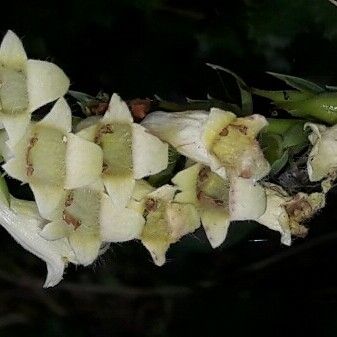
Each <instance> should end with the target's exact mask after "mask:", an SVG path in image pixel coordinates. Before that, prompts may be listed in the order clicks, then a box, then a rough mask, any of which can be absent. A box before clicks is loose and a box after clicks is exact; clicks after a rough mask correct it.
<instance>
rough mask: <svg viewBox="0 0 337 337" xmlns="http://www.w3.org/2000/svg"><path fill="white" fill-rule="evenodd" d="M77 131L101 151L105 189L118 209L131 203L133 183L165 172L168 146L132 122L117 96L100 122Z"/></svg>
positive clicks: (124, 105) (130, 116)
mask: <svg viewBox="0 0 337 337" xmlns="http://www.w3.org/2000/svg"><path fill="white" fill-rule="evenodd" d="M94 123H95V124H94V125H91V126H89V127H87V128H85V129H82V130H81V131H80V132H78V135H79V136H80V137H82V138H84V139H87V140H89V141H91V142H94V143H96V144H98V145H99V146H100V147H101V149H102V150H103V172H102V179H103V182H104V186H105V188H106V190H107V192H108V194H109V195H110V197H111V200H112V202H113V203H114V205H115V206H116V207H117V206H118V207H125V206H126V204H127V202H128V201H129V200H130V197H131V195H132V191H133V189H134V186H135V181H136V180H137V179H141V178H143V177H146V176H150V175H153V174H156V173H158V172H160V171H162V170H164V169H165V168H166V167H167V165H168V145H167V144H165V143H163V142H162V141H160V140H159V139H158V138H157V137H155V136H153V135H151V134H150V133H148V132H147V130H146V129H145V128H144V127H142V126H141V125H139V124H136V123H133V118H132V115H131V113H130V110H129V108H128V106H127V105H126V103H125V102H123V101H122V100H121V99H120V97H119V96H118V95H117V94H113V95H112V97H111V100H110V104H109V108H108V110H107V111H106V113H105V114H104V116H103V117H102V118H101V119H100V120H99V121H95V120H94Z"/></svg>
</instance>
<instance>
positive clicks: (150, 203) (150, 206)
mask: <svg viewBox="0 0 337 337" xmlns="http://www.w3.org/2000/svg"><path fill="white" fill-rule="evenodd" d="M157 207H158V204H157V201H156V200H155V199H153V198H149V199H147V200H146V202H145V209H146V211H148V212H154V211H155V210H156V209H157Z"/></svg>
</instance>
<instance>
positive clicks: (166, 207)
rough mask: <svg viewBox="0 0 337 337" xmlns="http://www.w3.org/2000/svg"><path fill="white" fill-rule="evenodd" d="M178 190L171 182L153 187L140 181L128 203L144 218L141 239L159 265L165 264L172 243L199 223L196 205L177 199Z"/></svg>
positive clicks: (195, 227)
mask: <svg viewBox="0 0 337 337" xmlns="http://www.w3.org/2000/svg"><path fill="white" fill-rule="evenodd" d="M176 191H177V188H176V187H174V186H171V185H164V186H162V187H160V188H158V189H156V190H154V189H153V188H152V186H150V185H149V184H147V183H146V182H144V181H141V180H140V181H137V183H136V187H135V189H134V193H133V196H132V198H131V200H130V202H129V205H128V207H129V208H132V209H134V210H135V211H137V212H139V213H141V214H142V215H143V216H144V218H145V225H144V229H143V231H142V233H141V235H140V237H139V238H140V240H141V241H142V244H143V245H144V246H145V248H146V249H147V250H148V251H149V252H150V254H151V256H152V259H153V261H154V263H155V264H156V265H157V266H162V265H163V264H164V263H165V261H166V257H165V256H166V252H167V250H168V248H169V247H170V245H171V244H172V243H175V242H177V241H179V240H180V238H182V237H183V236H184V235H186V234H188V233H192V232H194V231H195V230H196V229H197V228H198V227H199V226H200V221H199V216H198V212H197V210H196V209H195V207H194V205H192V204H189V203H180V202H177V201H175V200H174V195H175V193H176Z"/></svg>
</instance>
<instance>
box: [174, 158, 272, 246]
mask: <svg viewBox="0 0 337 337" xmlns="http://www.w3.org/2000/svg"><path fill="white" fill-rule="evenodd" d="M172 182H173V183H174V184H175V185H176V186H177V188H178V189H179V191H180V192H179V193H177V195H176V196H175V198H174V200H175V201H176V202H180V203H188V204H192V205H194V206H195V207H196V208H197V209H198V211H199V215H200V217H201V222H202V225H203V227H204V229H205V232H206V235H207V238H208V240H209V242H210V244H211V246H212V247H213V248H215V247H218V246H220V245H221V243H222V242H223V241H224V240H225V238H226V235H227V231H228V228H229V225H230V221H234V220H256V219H258V218H259V217H260V216H261V215H262V214H263V213H264V212H265V209H266V196H265V192H264V189H263V187H262V186H260V185H259V184H257V183H254V182H253V181H252V180H251V179H244V178H240V177H236V178H232V179H231V180H228V179H223V178H221V177H220V176H219V175H218V174H216V173H214V172H212V171H211V170H210V169H209V168H208V167H206V166H203V165H201V164H195V165H193V166H191V167H189V168H187V169H185V170H183V171H181V172H179V173H178V174H177V175H176V176H175V177H174V178H173V179H172Z"/></svg>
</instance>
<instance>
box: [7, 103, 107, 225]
mask: <svg viewBox="0 0 337 337" xmlns="http://www.w3.org/2000/svg"><path fill="white" fill-rule="evenodd" d="M70 132H71V111H70V108H69V106H68V105H67V103H66V101H65V100H64V99H63V98H60V99H59V100H58V101H57V102H56V104H55V105H54V107H53V108H52V110H51V111H50V112H49V114H47V115H46V116H45V117H44V118H43V119H42V120H41V121H39V122H38V123H30V124H29V125H28V127H27V129H26V132H25V134H24V135H23V137H22V138H21V140H20V141H19V142H18V143H17V144H16V145H15V146H14V147H13V149H12V151H13V157H12V158H11V159H9V160H8V161H7V162H6V163H5V164H4V165H3V168H4V169H5V171H6V173H7V174H8V175H10V176H11V177H13V178H16V179H18V180H20V181H22V182H24V183H29V185H30V187H31V189H32V191H33V193H34V196H35V200H36V202H37V205H38V207H39V210H40V213H41V215H42V216H43V217H44V218H46V219H51V217H52V213H53V211H54V210H55V209H56V208H57V206H58V205H59V203H60V201H61V200H62V198H63V197H64V195H65V194H66V191H65V189H74V188H77V187H81V186H86V185H88V184H91V183H93V182H95V181H96V180H98V179H99V178H100V175H101V172H102V167H103V153H102V150H101V148H100V147H99V146H97V145H96V144H93V143H91V142H89V141H86V140H84V139H82V138H80V137H78V136H76V135H74V134H72V133H70Z"/></svg>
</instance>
